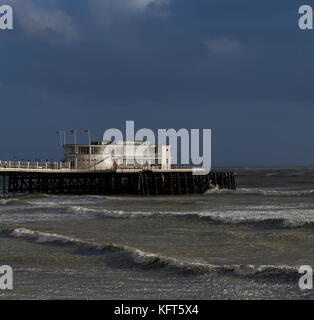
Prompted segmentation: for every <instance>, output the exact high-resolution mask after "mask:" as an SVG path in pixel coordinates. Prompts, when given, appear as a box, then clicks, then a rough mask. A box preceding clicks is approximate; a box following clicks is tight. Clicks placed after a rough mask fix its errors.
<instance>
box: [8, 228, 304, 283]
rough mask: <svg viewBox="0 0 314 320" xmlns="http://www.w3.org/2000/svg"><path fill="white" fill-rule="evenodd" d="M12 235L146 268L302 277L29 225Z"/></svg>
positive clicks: (281, 268) (282, 268)
mask: <svg viewBox="0 0 314 320" xmlns="http://www.w3.org/2000/svg"><path fill="white" fill-rule="evenodd" d="M7 235H8V236H10V237H16V238H23V239H26V240H29V241H34V242H38V243H41V244H45V243H50V244H51V243H55V244H62V245H68V246H74V247H80V248H84V249H89V250H90V249H91V250H97V251H100V252H104V253H110V252H111V253H114V254H117V257H116V258H119V263H120V262H121V259H122V260H123V259H124V261H125V262H127V263H128V265H130V263H131V264H132V265H133V266H134V265H135V266H137V267H141V268H143V269H152V268H153V269H155V268H167V269H170V270H171V271H176V272H179V273H184V274H208V273H226V274H231V275H235V276H241V277H254V278H255V277H266V278H272V277H274V276H275V277H276V278H278V277H284V278H285V279H287V278H293V279H294V280H295V278H296V277H297V276H298V269H297V268H296V267H291V266H287V265H278V266H275V265H260V266H255V265H212V264H207V263H201V262H193V261H186V260H179V259H175V258H170V257H165V256H163V255H158V254H154V253H149V252H145V251H143V250H140V249H137V248H132V247H129V246H125V245H118V244H115V243H107V244H97V243H94V242H88V241H84V240H81V239H77V238H73V237H68V236H64V235H59V234H53V233H45V232H40V231H33V230H29V229H26V228H16V229H13V230H11V231H7Z"/></svg>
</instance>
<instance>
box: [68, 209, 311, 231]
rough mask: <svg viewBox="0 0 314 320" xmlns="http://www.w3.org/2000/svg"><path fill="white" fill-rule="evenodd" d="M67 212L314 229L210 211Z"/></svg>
mask: <svg viewBox="0 0 314 320" xmlns="http://www.w3.org/2000/svg"><path fill="white" fill-rule="evenodd" d="M67 212H70V213H74V214H91V215H94V216H96V217H98V218H117V219H132V218H133V219H137V218H152V217H153V218H162V217H169V216H173V217H176V218H181V219H193V220H202V221H205V222H208V223H212V224H234V225H248V226H253V227H261V228H279V229H281V228H301V227H314V220H310V219H308V220H306V219H301V218H299V219H293V218H283V217H278V218H263V217H245V216H242V217H241V216H236V215H233V216H232V215H228V216H227V215H225V216H224V215H219V214H218V215H217V214H215V213H212V212H210V211H204V212H188V211H186V212H178V211H159V212H158V211H124V210H109V209H99V210H97V209H92V208H87V207H80V206H71V207H69V208H67Z"/></svg>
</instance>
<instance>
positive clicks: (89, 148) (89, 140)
mask: <svg viewBox="0 0 314 320" xmlns="http://www.w3.org/2000/svg"><path fill="white" fill-rule="evenodd" d="M84 132H85V133H87V134H88V154H89V160H88V161H89V164H88V168H89V170H90V169H91V156H92V146H91V129H86V130H84Z"/></svg>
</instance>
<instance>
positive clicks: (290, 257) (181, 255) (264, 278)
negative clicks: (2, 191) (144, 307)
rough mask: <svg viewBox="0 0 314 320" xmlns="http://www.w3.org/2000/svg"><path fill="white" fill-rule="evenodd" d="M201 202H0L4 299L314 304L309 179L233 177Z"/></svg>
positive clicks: (53, 198)
mask: <svg viewBox="0 0 314 320" xmlns="http://www.w3.org/2000/svg"><path fill="white" fill-rule="evenodd" d="M234 172H235V174H236V183H237V190H235V191H232V190H218V189H213V190H210V191H208V192H206V193H205V194H200V195H182V196H158V197H135V196H98V195H97V196H95V195H83V196H81V195H72V196H71V195H49V194H27V195H18V196H16V197H15V198H5V199H0V265H9V266H11V267H12V269H13V289H12V290H1V291H0V299H83V300H85V299H123V300H124V299H182V300H185V299H197V300H212V299H240V300H242V299H313V298H314V294H313V290H301V289H300V287H299V284H298V283H299V279H300V277H301V274H299V272H298V271H299V267H300V266H302V265H309V266H313V267H314V168H281V169H277V168H276V169H273V168H262V169H250V168H240V169H239V168H238V169H234Z"/></svg>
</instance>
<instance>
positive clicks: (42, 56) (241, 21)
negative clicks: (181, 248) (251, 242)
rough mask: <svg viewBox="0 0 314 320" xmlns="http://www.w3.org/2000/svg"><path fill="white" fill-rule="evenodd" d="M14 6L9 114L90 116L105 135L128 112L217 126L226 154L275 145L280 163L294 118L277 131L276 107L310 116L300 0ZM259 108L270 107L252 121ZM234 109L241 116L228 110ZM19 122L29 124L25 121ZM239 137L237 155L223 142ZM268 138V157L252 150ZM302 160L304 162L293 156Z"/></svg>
mask: <svg viewBox="0 0 314 320" xmlns="http://www.w3.org/2000/svg"><path fill="white" fill-rule="evenodd" d="M7 2H8V1H6V0H1V1H0V3H7ZM11 3H12V6H13V7H14V10H15V18H16V19H15V30H14V31H13V32H11V33H1V34H0V40H2V41H0V49H1V55H2V60H1V61H2V63H1V70H2V72H1V74H0V84H1V87H0V90H1V91H2V103H3V105H6V106H7V107H8V106H10V107H11V109H10V108H7V110H6V111H5V114H6V115H7V116H8V117H12V116H13V115H14V112H13V111H12V110H14V109H15V110H16V109H19V110H20V114H22V115H23V116H24V117H27V114H31V115H32V116H33V117H35V119H36V121H35V123H40V125H39V124H38V125H37V126H38V127H40V128H42V127H45V125H43V123H46V128H49V130H54V128H56V127H58V126H67V127H70V126H72V125H73V126H74V125H79V126H84V125H85V124H86V125H87V123H89V124H90V126H93V127H95V128H96V129H97V130H99V132H101V130H102V129H105V127H104V126H110V127H111V126H112V123H115V125H118V124H117V122H118V121H117V120H116V119H117V118H119V122H120V125H123V122H124V121H125V120H126V119H127V118H129V119H134V120H138V121H139V122H140V123H142V125H143V126H150V127H162V126H165V125H166V124H167V125H168V126H173V127H181V126H186V127H192V126H195V127H201V126H204V127H212V128H214V129H216V132H217V140H216V141H215V143H216V144H217V150H218V151H217V154H218V155H219V156H218V160H219V161H217V162H219V163H223V164H225V163H226V164H233V163H235V164H237V163H247V162H248V161H246V160H243V159H250V163H255V164H259V163H268V162H267V161H269V163H271V162H272V159H269V158H268V157H267V156H266V153H267V152H269V150H273V149H274V150H275V152H276V150H279V151H278V152H280V153H278V154H277V155H276V154H274V155H273V161H274V162H276V163H280V161H281V162H282V163H285V162H287V159H288V158H287V157H289V156H288V154H289V152H290V151H289V141H293V138H292V133H289V132H288V130H289V128H290V125H292V123H291V121H290V120H289V121H287V122H286V123H281V124H279V126H281V127H279V128H278V130H279V131H278V132H284V133H285V137H284V138H278V140H276V137H275V138H274V137H273V135H274V131H273V130H272V128H273V127H274V126H276V125H277V123H278V117H277V116H275V117H274V112H277V115H284V114H285V113H286V114H287V113H289V112H292V113H293V114H294V113H295V112H299V111H298V107H300V106H302V108H303V109H302V114H304V112H305V113H306V112H310V111H304V110H309V108H310V107H311V103H312V101H313V98H314V90H313V88H312V81H311V79H312V74H313V72H312V69H313V67H312V66H311V65H312V57H313V53H314V52H313V51H314V50H313V49H314V46H313V43H314V33H311V32H308V33H304V32H301V31H300V30H298V28H297V19H298V14H297V13H298V7H299V5H300V4H303V3H302V1H286V0H277V1H268V0H267V1H252V0H238V1H231V0H228V1H227V0H217V1H216V0H196V1H183V0H155V1H154V0H89V1H85V0H84V1H83V0H75V1H74V0H69V1H64V0H62V1H61V0H54V1H52V0H49V1H45V2H43V1H35V0H11ZM22 106H23V107H22ZM21 108H22V110H21ZM10 110H11V111H10ZM26 110H27V111H26ZM157 110H158V111H160V112H167V115H168V120H169V122H167V121H168V120H165V117H162V116H155V117H154V119H152V118H150V117H149V116H147V115H150V114H151V113H152V112H156V111H157ZM252 110H255V111H254V112H256V113H257V114H259V112H261V110H264V111H263V112H262V113H261V114H259V117H258V118H255V117H254V112H253V113H252ZM274 110H277V111H274ZM145 114H146V117H147V118H145ZM178 114H180V117H178ZM198 114H199V117H197V115H198ZM228 114H230V115H231V116H232V119H233V121H235V122H236V125H235V124H234V122H233V121H231V122H230V121H229V120H226V119H225V115H228ZM61 115H62V116H61ZM92 115H94V116H95V115H97V116H98V119H95V117H92ZM247 116H250V122H252V123H253V128H252V124H251V123H250V124H249V123H248V120H247ZM304 116H305V118H308V117H309V114H307V115H304ZM47 117H48V118H49V121H48V120H47ZM204 118H206V119H209V120H208V122H205V121H204ZM292 118H293V117H292ZM100 119H102V120H100ZM110 119H111V120H110ZM261 119H262V120H265V123H268V124H269V122H272V121H273V123H272V124H269V125H268V129H269V130H268V133H267V130H265V131H266V132H264V130H262V128H260V131H256V132H255V131H254V127H255V128H256V125H255V126H254V123H255V124H256V123H258V122H259V121H261ZM279 119H281V122H284V121H283V118H282V117H280V116H279ZM289 119H290V118H289ZM294 119H297V117H294ZM31 121H33V120H31ZM302 121H303V120H301V119H300V122H302ZM303 123H304V122H303ZM18 125H19V126H20V128H21V129H20V130H22V129H23V130H25V129H27V130H29V127H28V126H26V125H25V123H24V122H23V121H21V122H20V123H19V124H18ZM295 125H296V126H297V127H300V128H302V127H301V124H298V123H297V124H295ZM35 126H36V125H35ZM226 126H227V128H226ZM266 126H267V124H266ZM32 127H34V125H32ZM2 130H4V129H2ZM17 130H18V129H17ZM228 130H231V132H230V131H228ZM247 130H251V132H252V134H251V135H247ZM254 132H255V133H254ZM302 132H303V129H302V130H301V129H300V130H299V134H301V133H302ZM32 134H34V132H33V133H32V129H31V130H30V134H29V135H30V136H31V135H32ZM307 134H308V132H303V136H302V138H306V137H307ZM230 135H232V136H236V137H238V139H240V141H241V143H240V146H239V147H238V150H239V152H238V153H237V154H236V155H235V156H233V157H231V160H230V162H228V160H226V159H223V158H224V156H223V153H224V150H228V149H229V150H230V149H232V148H233V146H234V145H235V144H237V142H236V141H234V140H231V139H229V137H230ZM300 138H301V137H300ZM15 139H16V140H15V141H18V137H16V138H15ZM231 141H232V142H231ZM257 142H258V144H259V147H257ZM39 143H40V144H41V146H42V145H43V144H44V143H43V141H42V142H39ZM276 143H278V144H280V146H281V148H280V147H279V148H277V149H276V147H275V146H276ZM267 146H268V147H267ZM260 147H261V149H259V150H261V151H260V152H261V153H262V155H261V154H259V153H256V154H258V156H257V155H256V157H253V158H252V156H251V155H250V156H248V150H252V148H253V150H254V148H256V150H257V149H258V148H260ZM45 148H46V147H43V150H44V151H43V153H44V154H46V153H47V149H48V148H46V149H45ZM266 150H267V152H266ZM304 150H305V149H304ZM304 150H303V152H305V151H304ZM10 152H11V151H10ZM302 161H306V159H305V158H304V157H303V158H302V159H294V158H293V157H292V158H291V159H290V158H289V159H288V162H289V163H300V162H302Z"/></svg>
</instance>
